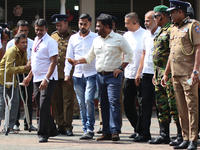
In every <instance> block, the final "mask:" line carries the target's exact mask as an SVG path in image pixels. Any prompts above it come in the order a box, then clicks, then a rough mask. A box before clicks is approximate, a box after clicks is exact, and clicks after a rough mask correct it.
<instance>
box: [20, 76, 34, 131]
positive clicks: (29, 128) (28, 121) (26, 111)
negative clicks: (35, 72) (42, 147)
mask: <svg viewBox="0 0 200 150" xmlns="http://www.w3.org/2000/svg"><path fill="white" fill-rule="evenodd" d="M24 78H25V75H24V73H23V79H24ZM17 81H18V85H19V92H20V97H21V99H22V101H23V104H24V113H25V116H26V122H27V124H28V130H29V132H31V127H30V118H29V112H28V106H27V103H28V92H27V87H26V86H25V87H24V88H25V95H26V100H24V98H23V95H22V90H21V86H24V85H23V83H20V80H19V74H17Z"/></svg>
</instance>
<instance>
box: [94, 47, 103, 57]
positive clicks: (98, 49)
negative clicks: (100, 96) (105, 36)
mask: <svg viewBox="0 0 200 150" xmlns="http://www.w3.org/2000/svg"><path fill="white" fill-rule="evenodd" d="M94 52H95V54H96V56H98V55H101V54H102V53H103V49H102V46H101V45H94Z"/></svg>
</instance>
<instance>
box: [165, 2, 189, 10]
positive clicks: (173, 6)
mask: <svg viewBox="0 0 200 150" xmlns="http://www.w3.org/2000/svg"><path fill="white" fill-rule="evenodd" d="M169 2H170V8H169V9H167V11H171V10H174V9H184V10H187V7H189V6H190V5H189V4H188V3H187V2H183V1H180V0H169Z"/></svg>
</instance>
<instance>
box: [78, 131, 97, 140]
mask: <svg viewBox="0 0 200 150" xmlns="http://www.w3.org/2000/svg"><path fill="white" fill-rule="evenodd" d="M93 136H94V132H89V131H88V132H86V133H84V134H83V135H82V136H81V137H80V138H79V139H80V140H87V139H92V138H93Z"/></svg>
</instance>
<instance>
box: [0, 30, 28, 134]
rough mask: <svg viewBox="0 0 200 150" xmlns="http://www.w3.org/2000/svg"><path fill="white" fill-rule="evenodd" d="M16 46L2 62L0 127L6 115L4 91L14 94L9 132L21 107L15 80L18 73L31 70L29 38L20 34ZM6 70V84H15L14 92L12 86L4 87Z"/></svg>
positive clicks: (17, 35)
mask: <svg viewBox="0 0 200 150" xmlns="http://www.w3.org/2000/svg"><path fill="white" fill-rule="evenodd" d="M14 39H15V46H13V47H11V48H9V49H8V50H7V51H6V53H5V55H4V57H3V58H2V60H1V62H0V125H1V120H2V119H3V114H4V98H3V89H4V86H6V88H5V92H6V94H7V96H8V97H10V96H11V94H12V92H14V93H13V99H12V101H11V109H10V116H9V130H8V131H9V132H10V133H11V132H12V131H13V126H14V124H15V122H16V119H17V113H18V105H19V87H18V86H17V80H16V78H14V81H13V74H15V76H16V75H17V73H28V72H29V69H30V68H31V66H30V63H27V62H28V61H27V51H26V49H27V36H26V35H25V34H24V33H18V34H16V35H15V37H14ZM14 64H15V66H14ZM5 68H6V82H13V83H14V91H12V88H11V85H4V70H5Z"/></svg>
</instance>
